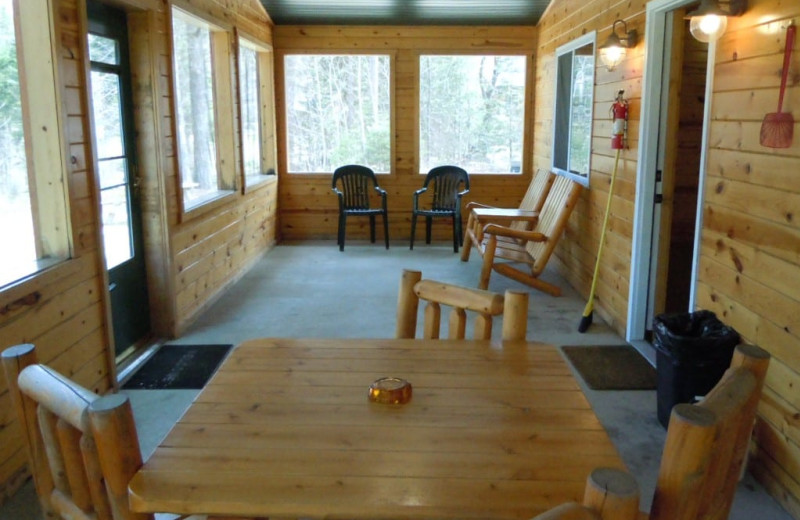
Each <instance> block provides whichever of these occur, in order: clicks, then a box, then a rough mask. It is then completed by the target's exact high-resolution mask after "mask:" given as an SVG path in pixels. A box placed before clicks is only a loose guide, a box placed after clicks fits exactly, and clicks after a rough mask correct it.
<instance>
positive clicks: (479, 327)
mask: <svg viewBox="0 0 800 520" xmlns="http://www.w3.org/2000/svg"><path fill="white" fill-rule="evenodd" d="M474 339H485V340H490V339H492V315H491V314H489V313H486V312H479V313H478V314H477V315H476V316H475V338H474Z"/></svg>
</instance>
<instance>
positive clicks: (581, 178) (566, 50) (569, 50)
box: [550, 31, 597, 187]
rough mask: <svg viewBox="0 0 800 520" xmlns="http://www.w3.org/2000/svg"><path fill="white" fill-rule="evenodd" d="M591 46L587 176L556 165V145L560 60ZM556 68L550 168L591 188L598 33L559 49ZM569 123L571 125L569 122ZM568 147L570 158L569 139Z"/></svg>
mask: <svg viewBox="0 0 800 520" xmlns="http://www.w3.org/2000/svg"><path fill="white" fill-rule="evenodd" d="M589 44H591V45H592V55H593V57H594V63H593V65H592V99H591V107H592V109H591V111H592V113H591V119H590V123H589V126H590V130H589V136H588V137H589V153H588V157H587V159H588V169H587V172H586V175H582V174H580V173H575V172H572V171H570V170H568V169H565V168H562V167H560V166H557V165H556V150H555V146H556V143H557V142H559V141H558V140H557V135H556V134H557V132H558V123H557V121H558V119H559V112H558V108H559V102H558V100H559V98H558V93H559V89H558V84H559V76H560V75H559V59H560V58H561V57H562V56H565V55H567V54H570V55H572V56H574V55H575V51H576V50H578V49H580V48H582V47H585V46H586V45H589ZM554 67H555V74H554V75H553V76H554V79H553V128H552V134H551V138H552V140H551V143H552V146H553V149H552V153H551V155H550V168H551V171H553V172H555V173H557V174H559V175H562V176H564V177H567V178H569V179H572V180H573V181H575V182H577V183H579V184H582V185H583V186H586V187H588V186H589V180H590V177H591V173H592V155H593V154H592V138H593V132H594V105H595V90H596V89H597V31H591V32H589V33H586V34H584V35H582V36H579V37H578V38H575V39H574V40H572V41H570V42H568V43H565V44H564V45H561V46H560V47H558V48H557V49H556V51H555V59H554ZM572 81H573V79H572V75H570V84H569V86H570V89H569V91H570V103H569V107H572ZM567 123H568V125H569V121H568V122H567ZM570 133H571V131H570ZM566 147H567V150H566V153H567V156H569V139H568V140H567V145H566ZM568 167H569V165H567V168H568Z"/></svg>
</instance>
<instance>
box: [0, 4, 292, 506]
mask: <svg viewBox="0 0 800 520" xmlns="http://www.w3.org/2000/svg"><path fill="white" fill-rule="evenodd" d="M52 1H53V9H54V12H55V13H56V17H55V26H56V33H57V37H56V44H57V45H58V52H57V55H58V57H59V74H60V77H61V85H60V95H61V97H62V98H63V107H64V110H63V114H62V116H63V120H64V128H65V135H66V142H65V143H64V147H65V150H67V157H68V158H70V161H68V162H69V170H68V171H67V172H66V174H67V175H68V186H69V205H70V208H71V219H72V223H71V225H72V230H73V258H72V259H70V260H69V261H67V262H64V263H62V264H59V265H57V266H55V267H54V268H52V269H49V270H47V271H44V272H43V273H40V274H39V275H36V276H34V277H32V278H31V279H29V280H26V281H25V282H23V283H19V284H17V285H15V286H13V287H11V288H7V289H5V290H3V291H2V292H0V350H2V349H4V348H6V347H8V346H11V345H15V344H18V343H28V342H29V343H34V344H35V345H36V346H37V350H38V352H39V358H40V360H41V361H42V362H45V363H47V364H49V365H50V366H52V367H53V368H55V369H56V370H58V371H59V372H61V373H63V374H65V375H67V376H68V377H71V378H73V379H74V380H76V381H77V382H78V383H80V384H82V385H84V386H86V387H88V388H90V389H92V390H94V391H95V392H99V393H104V392H106V391H108V390H109V389H111V388H114V387H115V386H116V370H115V367H114V354H113V350H112V349H111V348H110V342H111V339H110V334H109V331H110V328H109V323H108V319H109V315H110V313H109V309H108V302H107V291H106V290H105V287H106V286H107V281H106V277H105V269H104V261H103V256H102V255H103V253H102V250H101V248H100V246H99V243H100V242H99V240H100V227H99V220H98V215H99V196H98V193H97V190H96V182H95V174H94V172H93V166H92V163H93V160H92V157H93V150H92V145H91V135H92V134H91V128H90V127H89V120H90V118H89V116H88V111H87V107H88V106H89V105H88V90H87V88H86V83H87V70H88V69H87V63H86V53H85V50H86V49H85V47H86V44H85V4H84V1H83V0H52ZM113 3H114V4H115V5H117V6H121V7H123V8H124V9H126V10H127V11H128V13H129V26H130V27H129V29H130V39H131V44H132V49H133V52H134V53H135V55H134V56H132V69H133V76H134V77H133V81H134V83H135V86H136V88H134V91H135V92H136V98H135V102H134V104H135V107H134V108H135V111H136V114H135V119H136V127H137V152H138V153H139V155H140V175H141V176H142V177H143V186H142V190H143V202H142V207H143V211H144V226H145V235H146V241H147V246H146V249H147V264H148V269H149V272H148V284H149V287H150V293H151V300H152V302H151V306H152V307H153V316H154V324H155V325H154V328H155V332H156V334H158V335H161V336H175V335H179V334H180V332H181V330H182V329H183V328H185V327H186V326H187V325H188V324H189V323H191V321H192V320H193V319H194V318H195V317H196V316H197V314H198V312H200V311H201V310H202V309H203V308H204V307H205V306H207V305H208V304H209V303H210V302H212V301H213V300H214V298H215V297H216V296H217V295H218V294H219V293H220V292H221V291H222V290H223V289H224V288H225V287H227V286H228V285H230V284H231V283H232V282H233V281H235V280H236V279H238V277H239V276H241V274H243V273H244V272H245V271H246V270H247V268H248V267H249V266H250V265H251V264H252V263H253V262H254V261H255V260H256V259H257V258H258V257H260V256H261V255H262V254H263V253H264V252H265V251H266V250H267V249H268V248H269V247H271V246H272V245H273V244H274V243H275V239H276V238H275V237H276V222H277V218H276V217H277V191H278V190H277V187H278V183H277V182H276V181H275V180H272V181H271V182H267V183H264V184H263V185H259V187H258V188H255V189H250V190H247V192H246V193H245V194H243V193H242V190H239V191H238V192H237V194H236V195H234V196H232V197H230V198H229V199H227V200H226V201H225V202H224V203H223V204H221V205H216V206H215V207H214V209H213V211H208V212H204V213H201V214H199V215H197V216H192V218H191V219H185V218H182V216H181V215H180V213H179V207H180V204H179V200H178V197H179V196H180V193H179V191H178V189H177V187H178V178H177V173H176V172H177V164H176V158H175V150H176V149H177V146H176V143H175V137H174V131H173V128H174V126H173V122H172V119H173V117H172V106H173V105H172V101H171V96H172V86H171V84H172V81H171V79H170V78H171V76H170V75H171V57H170V40H169V35H170V27H169V24H170V18H169V12H170V11H169V8H170V5H169V3H168V2H167V1H166V0H116V1H114V2H113ZM184 4H185V5H186V6H187V7H188V8H189V9H190V10H193V11H194V12H196V13H198V14H204V15H205V16H207V17H209V18H210V19H211V20H212V21H215V20H216V21H218V23H219V24H220V25H222V26H225V27H232V28H236V29H238V30H241V31H242V33H243V34H246V35H247V36H248V38H251V39H254V40H255V41H257V42H259V43H264V44H268V45H271V43H272V34H271V22H270V20H269V17H268V16H267V14H266V13H265V12H264V10H263V8H262V7H261V4H260V3H259V2H258V1H257V0H187V1H186V2H184ZM236 128H237V129H238V123H237V126H236ZM237 143H238V136H237ZM237 172H238V174H239V175H241V165H237ZM241 185H242V180H241V178H240V179H239V186H240V187H241ZM25 462H26V460H25V452H24V449H23V445H22V442H21V433H20V431H19V429H18V426H17V423H16V418H15V417H14V410H13V407H12V405H11V403H10V398H9V395H8V392H7V386H6V381H5V378H4V377H0V502H2V501H3V500H4V498H6V497H7V496H9V495H10V494H13V492H14V491H15V490H16V489H17V488H18V487H19V486H20V485H21V484H22V482H24V479H25V478H26V476H27V471H26V470H25V468H24V466H25Z"/></svg>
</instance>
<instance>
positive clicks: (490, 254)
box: [478, 235, 497, 290]
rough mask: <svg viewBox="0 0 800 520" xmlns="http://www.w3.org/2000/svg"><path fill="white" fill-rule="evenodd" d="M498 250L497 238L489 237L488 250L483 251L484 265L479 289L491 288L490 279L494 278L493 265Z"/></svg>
mask: <svg viewBox="0 0 800 520" xmlns="http://www.w3.org/2000/svg"><path fill="white" fill-rule="evenodd" d="M496 249H497V237H496V236H495V235H489V239H488V240H487V241H486V249H484V251H483V264H482V265H481V277H480V280H479V281H478V288H479V289H484V290H485V289H488V288H489V278H490V277H491V276H492V264H493V263H494V252H495V250H496Z"/></svg>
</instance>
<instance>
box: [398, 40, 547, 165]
mask: <svg viewBox="0 0 800 520" xmlns="http://www.w3.org/2000/svg"><path fill="white" fill-rule="evenodd" d="M423 56H523V57H525V92H524V94H523V98H524V100H523V104H524V107H523V108H524V110H523V122H522V140H521V142H522V152H521V154H522V155H521V159H520V171H519V172H496V173H487V172H472V171H470V172H469V174H470V176H473V175H480V176H487V177H493V178H501V177H504V176H507V177H514V178H516V177H519V176H525V175H530V172H531V169H532V166H533V133H532V131H531V130H532V128H533V123H532V121H533V94H534V85H533V81H534V72H535V71H534V60H533V54H532V53H531V51H529V50H525V51H513V50H506V49H489V50H488V51H487V50H474V51H473V50H470V51H460V50H450V49H434V50H421V51H419V53H418V56H417V73H416V75H417V81H416V85H415V93H416V110H415V115H414V116H415V122H414V155H415V158H416V164H415V166H414V167H415V168H416V170H417V172H418V173H419V175H426V174H427V173H428V172H427V171H422V168H421V162H422V161H421V158H422V149H421V139H422V137H421V135H420V118H421V114H422V110H421V107H420V103H421V101H420V99H421V92H420V82H421V81H422V65H421V61H422V57H423Z"/></svg>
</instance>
